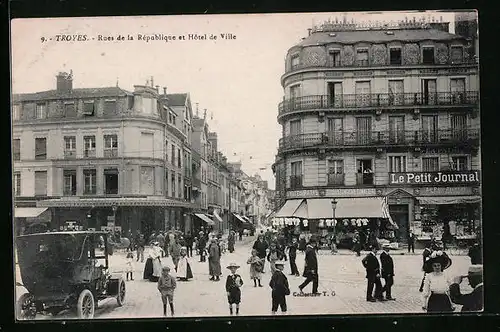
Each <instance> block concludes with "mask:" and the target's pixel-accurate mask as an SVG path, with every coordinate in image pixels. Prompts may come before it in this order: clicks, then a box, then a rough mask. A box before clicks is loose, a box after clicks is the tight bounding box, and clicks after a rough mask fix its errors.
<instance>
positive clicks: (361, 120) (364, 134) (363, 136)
mask: <svg viewBox="0 0 500 332" xmlns="http://www.w3.org/2000/svg"><path fill="white" fill-rule="evenodd" d="M371 142H372V119H371V118H370V117H358V118H356V143H357V144H358V145H370V144H371Z"/></svg>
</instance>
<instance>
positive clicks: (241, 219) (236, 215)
mask: <svg viewBox="0 0 500 332" xmlns="http://www.w3.org/2000/svg"><path fill="white" fill-rule="evenodd" d="M233 215H234V216H235V217H236V219H238V220H239V221H241V222H246V221H245V219H243V218H242V217H241V216H240V215H239V214H237V213H233Z"/></svg>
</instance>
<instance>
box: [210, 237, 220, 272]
mask: <svg viewBox="0 0 500 332" xmlns="http://www.w3.org/2000/svg"><path fill="white" fill-rule="evenodd" d="M220 257H221V250H220V246H219V244H218V243H217V239H216V238H213V239H212V240H211V243H210V245H209V247H208V274H210V280H212V281H220V276H221V275H222V271H221V266H220Z"/></svg>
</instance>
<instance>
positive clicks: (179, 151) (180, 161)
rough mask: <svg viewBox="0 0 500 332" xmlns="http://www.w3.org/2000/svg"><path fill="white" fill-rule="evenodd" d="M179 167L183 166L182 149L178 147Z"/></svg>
mask: <svg viewBox="0 0 500 332" xmlns="http://www.w3.org/2000/svg"><path fill="white" fill-rule="evenodd" d="M177 167H179V168H181V167H182V158H181V149H177Z"/></svg>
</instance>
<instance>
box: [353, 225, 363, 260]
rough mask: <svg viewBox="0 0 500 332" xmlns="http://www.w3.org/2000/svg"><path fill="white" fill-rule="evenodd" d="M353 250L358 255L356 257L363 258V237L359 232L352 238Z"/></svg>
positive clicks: (356, 231)
mask: <svg viewBox="0 0 500 332" xmlns="http://www.w3.org/2000/svg"><path fill="white" fill-rule="evenodd" d="M352 250H353V251H354V252H355V253H356V256H358V257H359V256H361V236H360V235H359V232H358V230H355V231H354V236H353V237H352Z"/></svg>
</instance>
